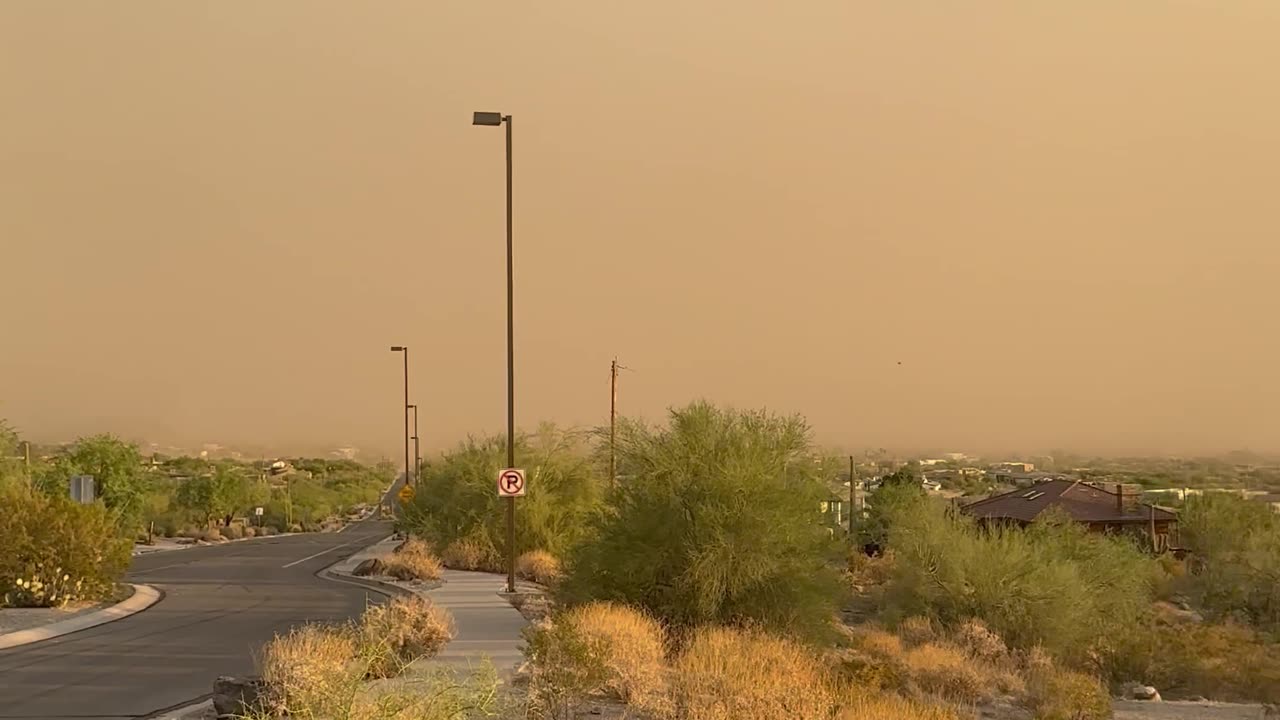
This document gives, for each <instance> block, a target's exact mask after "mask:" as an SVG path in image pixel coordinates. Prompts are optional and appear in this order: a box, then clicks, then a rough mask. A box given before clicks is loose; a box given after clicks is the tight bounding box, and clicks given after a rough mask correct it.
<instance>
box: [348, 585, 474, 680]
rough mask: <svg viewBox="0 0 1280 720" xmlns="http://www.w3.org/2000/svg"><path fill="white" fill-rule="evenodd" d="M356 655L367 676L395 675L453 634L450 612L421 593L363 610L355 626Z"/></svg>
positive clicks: (440, 647) (431, 653)
mask: <svg viewBox="0 0 1280 720" xmlns="http://www.w3.org/2000/svg"><path fill="white" fill-rule="evenodd" d="M358 636H359V639H360V657H361V660H362V661H363V662H364V664H365V666H366V671H365V672H366V674H367V675H368V676H369V677H375V678H385V677H394V676H396V675H399V674H400V673H401V672H403V671H404V669H405V668H406V667H408V666H409V665H410V664H411V663H413V662H414V661H416V660H420V659H423V658H429V657H434V656H435V655H437V654H439V652H440V651H441V650H443V649H444V647H445V646H446V645H448V644H449V641H450V640H452V639H453V636H454V625H453V616H452V615H450V614H449V611H448V610H445V609H444V608H442V607H440V606H438V605H436V604H435V603H433V602H431V600H430V599H428V598H426V597H423V596H421V595H410V596H407V597H398V598H395V599H393V600H392V601H391V602H389V603H387V604H385V605H374V606H371V607H369V608H368V609H366V610H365V611H364V615H363V616H361V618H360V623H359V626H358Z"/></svg>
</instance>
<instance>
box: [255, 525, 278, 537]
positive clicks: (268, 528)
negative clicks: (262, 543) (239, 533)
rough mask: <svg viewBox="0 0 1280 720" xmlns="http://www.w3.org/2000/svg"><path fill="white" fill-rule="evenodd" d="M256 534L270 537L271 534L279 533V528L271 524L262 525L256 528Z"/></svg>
mask: <svg viewBox="0 0 1280 720" xmlns="http://www.w3.org/2000/svg"><path fill="white" fill-rule="evenodd" d="M258 534H259V535H262V536H263V537H271V536H272V535H279V534H280V530H279V529H278V528H276V527H274V526H272V525H263V526H262V527H260V528H258Z"/></svg>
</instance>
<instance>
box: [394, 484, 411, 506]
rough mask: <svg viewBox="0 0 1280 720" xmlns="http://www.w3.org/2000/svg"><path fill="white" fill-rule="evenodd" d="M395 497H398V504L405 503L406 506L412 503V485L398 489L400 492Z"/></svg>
mask: <svg viewBox="0 0 1280 720" xmlns="http://www.w3.org/2000/svg"><path fill="white" fill-rule="evenodd" d="M397 497H399V498H400V502H402V503H405V504H406V505H407V504H408V503H410V502H412V501H413V486H412V485H405V486H404V487H402V488H400V492H399V493H398V494H397Z"/></svg>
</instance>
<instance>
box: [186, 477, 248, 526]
mask: <svg viewBox="0 0 1280 720" xmlns="http://www.w3.org/2000/svg"><path fill="white" fill-rule="evenodd" d="M248 485H249V481H248V480H247V479H246V478H245V476H244V474H243V472H241V470H240V468H237V467H234V466H229V465H220V466H218V467H216V468H215V469H214V471H213V472H212V473H208V474H205V475H201V476H199V477H194V478H190V479H188V480H184V481H182V483H181V484H180V485H179V486H178V490H177V497H176V498H175V499H176V500H177V502H178V504H179V505H181V506H182V507H184V508H186V509H188V510H189V511H191V512H192V513H194V514H195V515H196V516H198V517H200V518H201V519H202V520H203V521H204V522H205V523H206V524H209V523H212V522H213V521H214V520H216V519H217V518H220V517H222V516H224V515H226V514H228V513H234V512H235V511H236V510H238V509H240V508H241V507H242V506H241V503H242V502H244V500H245V498H247V497H248V494H249V487H248Z"/></svg>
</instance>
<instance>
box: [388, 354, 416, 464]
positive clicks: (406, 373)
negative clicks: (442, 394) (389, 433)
mask: <svg viewBox="0 0 1280 720" xmlns="http://www.w3.org/2000/svg"><path fill="white" fill-rule="evenodd" d="M391 352H398V353H404V482H405V484H406V485H412V484H413V478H412V476H411V475H410V468H409V348H408V347H407V346H405V345H392V346H391Z"/></svg>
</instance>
